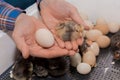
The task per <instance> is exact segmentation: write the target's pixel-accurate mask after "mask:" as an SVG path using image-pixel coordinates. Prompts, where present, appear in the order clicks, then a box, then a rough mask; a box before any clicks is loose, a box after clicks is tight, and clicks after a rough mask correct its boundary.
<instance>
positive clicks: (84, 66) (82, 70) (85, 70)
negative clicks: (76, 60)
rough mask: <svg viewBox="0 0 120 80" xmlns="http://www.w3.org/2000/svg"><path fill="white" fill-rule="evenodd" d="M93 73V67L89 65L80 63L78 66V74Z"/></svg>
mask: <svg viewBox="0 0 120 80" xmlns="http://www.w3.org/2000/svg"><path fill="white" fill-rule="evenodd" d="M90 71H91V66H90V65H89V64H87V63H80V64H79V65H78V66H77V72H79V73H80V74H88V73H89V72H90Z"/></svg>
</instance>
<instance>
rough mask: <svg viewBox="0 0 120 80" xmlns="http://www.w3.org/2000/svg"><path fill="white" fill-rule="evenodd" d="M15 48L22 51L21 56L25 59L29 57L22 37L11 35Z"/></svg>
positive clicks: (27, 48)
mask: <svg viewBox="0 0 120 80" xmlns="http://www.w3.org/2000/svg"><path fill="white" fill-rule="evenodd" d="M13 39H14V41H15V43H16V46H17V48H18V49H19V50H20V51H21V52H22V56H23V57H24V58H25V59H26V58H28V57H29V47H28V45H27V44H26V43H25V39H24V37H19V36H14V37H13Z"/></svg>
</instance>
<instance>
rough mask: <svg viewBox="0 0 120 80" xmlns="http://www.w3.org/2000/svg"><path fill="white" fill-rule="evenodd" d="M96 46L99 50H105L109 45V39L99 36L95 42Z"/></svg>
mask: <svg viewBox="0 0 120 80" xmlns="http://www.w3.org/2000/svg"><path fill="white" fill-rule="evenodd" d="M96 42H97V44H98V45H99V47H100V48H106V47H108V46H109V45H110V38H109V37H107V36H104V35H103V36H100V37H99V38H98V39H97V40H96Z"/></svg>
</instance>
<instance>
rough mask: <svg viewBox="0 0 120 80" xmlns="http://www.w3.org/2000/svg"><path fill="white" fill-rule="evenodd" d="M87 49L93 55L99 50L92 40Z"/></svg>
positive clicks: (96, 54)
mask: <svg viewBox="0 0 120 80" xmlns="http://www.w3.org/2000/svg"><path fill="white" fill-rule="evenodd" d="M88 51H92V52H93V53H94V55H95V56H98V55H99V52H100V49H99V45H98V44H97V43H96V42H93V43H92V44H91V45H90V47H88Z"/></svg>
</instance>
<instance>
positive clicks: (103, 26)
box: [94, 24, 109, 34]
mask: <svg viewBox="0 0 120 80" xmlns="http://www.w3.org/2000/svg"><path fill="white" fill-rule="evenodd" d="M94 28H95V29H98V30H100V31H101V32H102V33H103V34H108V33H109V27H108V25H107V24H99V25H96V26H95V27H94Z"/></svg>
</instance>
